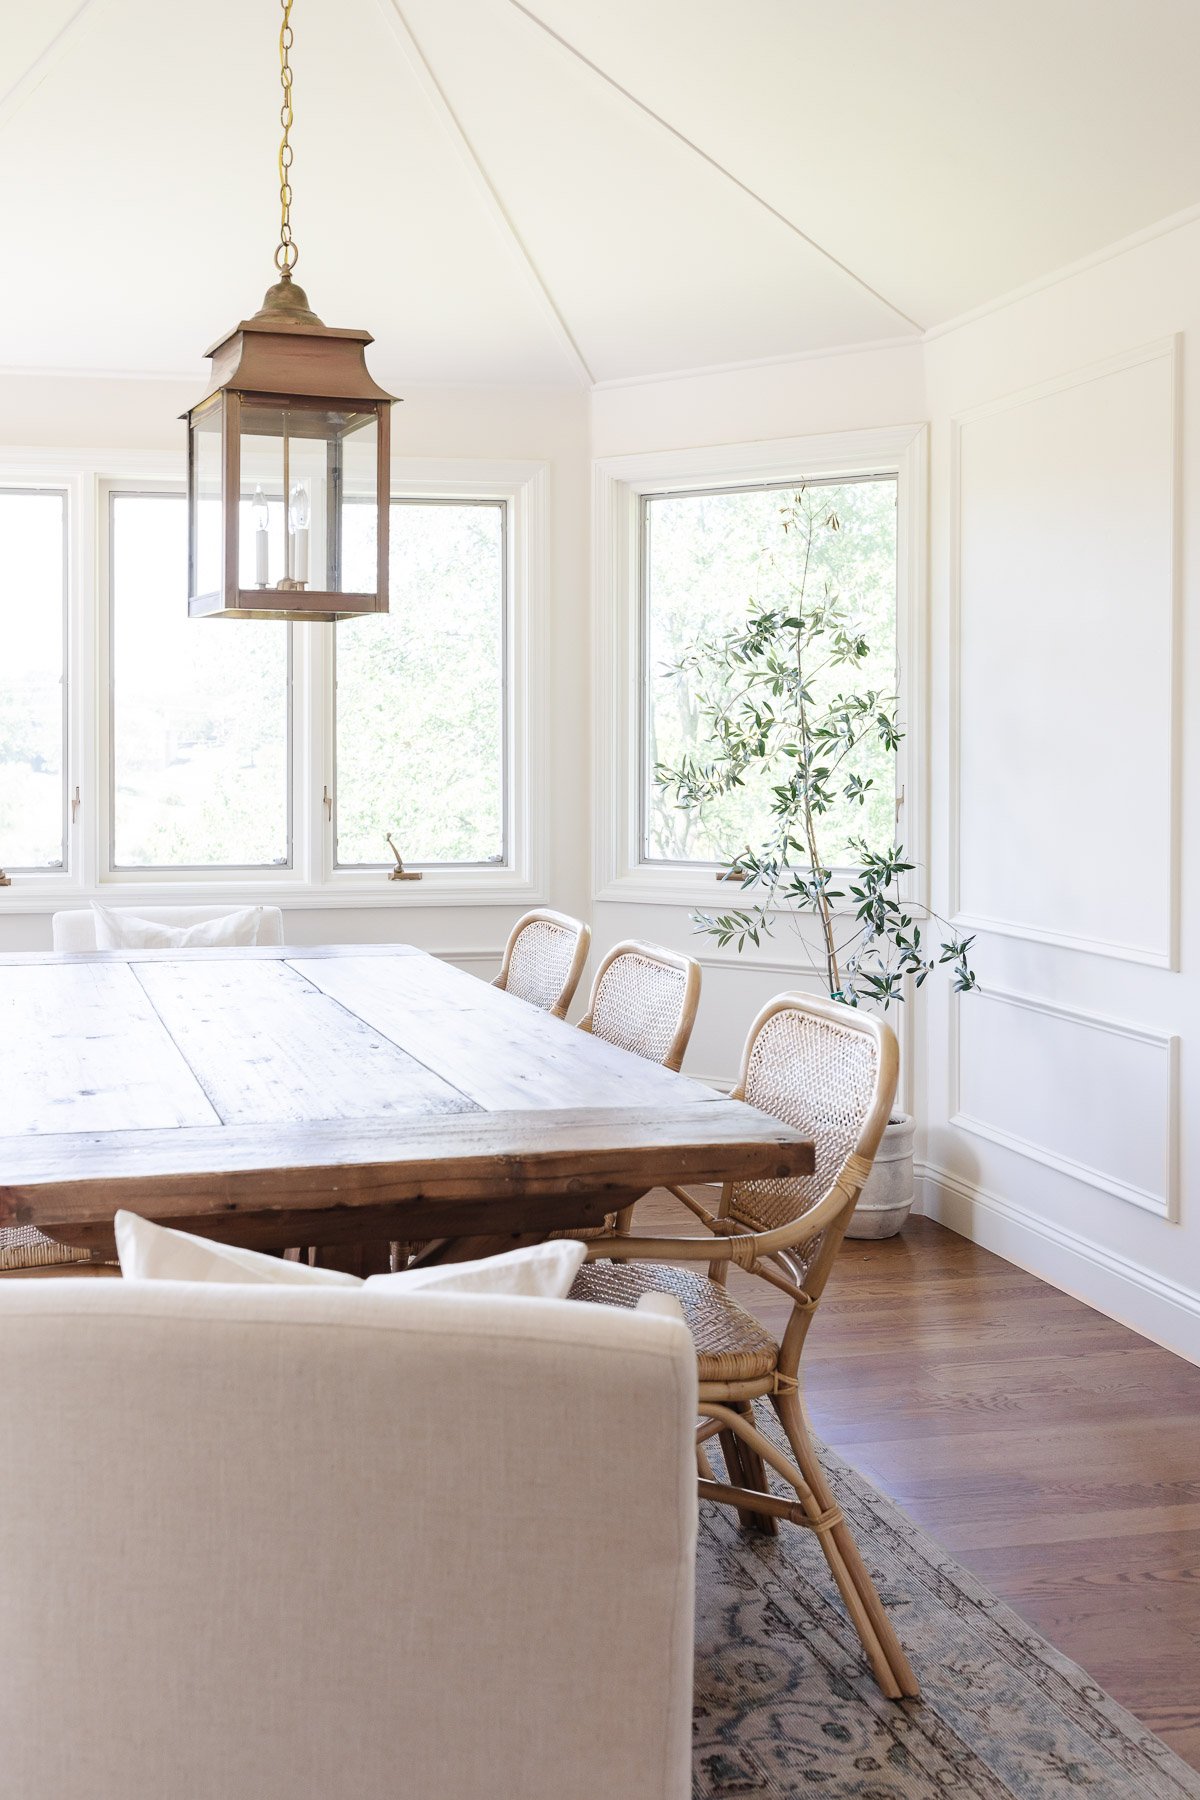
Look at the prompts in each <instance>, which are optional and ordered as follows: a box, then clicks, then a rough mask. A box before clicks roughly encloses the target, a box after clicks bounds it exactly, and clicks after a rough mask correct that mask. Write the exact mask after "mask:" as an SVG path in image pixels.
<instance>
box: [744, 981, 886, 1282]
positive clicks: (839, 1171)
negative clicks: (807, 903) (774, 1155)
mask: <svg viewBox="0 0 1200 1800" xmlns="http://www.w3.org/2000/svg"><path fill="white" fill-rule="evenodd" d="M897 1064H898V1053H897V1048H896V1040H895V1037H894V1036H893V1034H892V1032H891V1031H890V1030H889V1028H888V1027H887V1026H886V1025H884V1024H883V1023H882V1022H881V1021H880V1020H878V1019H876V1018H874V1017H872V1016H871V1015H870V1014H868V1013H864V1012H860V1011H858V1010H857V1009H856V1008H854V1007H849V1006H844V1005H842V1004H840V1003H838V1002H836V1001H831V1000H822V999H817V998H815V997H813V996H812V995H808V994H783V995H781V996H780V997H779V998H778V999H776V1000H773V1001H771V1003H770V1005H769V1006H767V1007H765V1008H764V1009H763V1011H762V1012H761V1013H760V1014H759V1016H758V1018H757V1019H756V1020H755V1022H754V1024H753V1026H752V1027H751V1031H750V1036H749V1039H748V1040H747V1044H746V1050H745V1055H744V1057H743V1062H742V1075H741V1080H740V1082H739V1083H738V1086H737V1088H735V1090H734V1092H735V1095H736V1096H737V1098H738V1099H742V1100H745V1101H747V1102H748V1104H749V1105H751V1106H756V1107H758V1109H759V1110H760V1111H761V1112H765V1113H770V1114H771V1116H772V1118H776V1119H780V1120H782V1121H783V1123H784V1124H785V1125H791V1126H792V1127H793V1128H794V1129H796V1130H798V1131H802V1132H803V1133H804V1134H805V1136H806V1137H811V1138H812V1139H813V1142H814V1144H815V1147H816V1167H815V1169H814V1171H813V1173H812V1174H811V1175H802V1176H796V1177H789V1178H786V1179H782V1180H777V1181H774V1180H772V1181H746V1182H736V1183H734V1184H732V1185H731V1186H730V1187H729V1188H727V1189H726V1191H725V1194H724V1195H723V1197H722V1206H721V1210H722V1213H723V1214H724V1215H725V1216H726V1217H728V1218H730V1219H732V1220H734V1221H736V1223H737V1224H738V1225H740V1226H742V1227H743V1228H744V1229H745V1230H748V1231H754V1232H762V1231H777V1230H779V1229H781V1228H782V1227H786V1226H789V1225H792V1224H794V1223H797V1222H799V1221H800V1220H802V1219H803V1218H804V1216H805V1215H806V1214H807V1213H809V1212H811V1211H812V1209H813V1208H814V1207H815V1206H816V1205H817V1204H818V1202H819V1201H821V1200H823V1199H824V1198H825V1197H826V1195H828V1194H829V1193H830V1192H831V1191H832V1190H833V1189H834V1188H835V1186H840V1187H841V1189H842V1190H843V1192H844V1193H845V1194H846V1196H847V1207H846V1214H847V1217H848V1216H849V1210H850V1204H851V1203H852V1201H853V1200H854V1199H856V1198H857V1195H858V1191H859V1188H860V1187H861V1185H862V1182H863V1180H864V1179H865V1176H866V1173H867V1172H868V1171H869V1168H870V1163H871V1159H872V1157H873V1156H874V1154H875V1151H876V1149H877V1147H878V1144H879V1140H880V1138H881V1137H882V1135H883V1128H884V1126H885V1125H886V1124H887V1120H888V1115H889V1113H890V1111H891V1107H892V1102H893V1099H894V1097H895V1090H896V1072H897ZM839 1235H840V1233H839ZM835 1247H836V1246H835ZM816 1250H817V1243H816V1241H813V1242H810V1243H807V1244H805V1243H804V1242H803V1241H802V1240H801V1241H800V1242H799V1243H798V1244H797V1248H796V1250H795V1251H794V1252H793V1253H792V1254H793V1256H794V1258H795V1260H796V1262H797V1263H798V1264H799V1265H800V1266H802V1267H804V1268H809V1267H811V1265H812V1264H813V1262H814V1260H815V1257H816ZM809 1285H810V1291H811V1284H809Z"/></svg>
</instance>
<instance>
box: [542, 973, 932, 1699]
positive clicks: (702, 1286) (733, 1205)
mask: <svg viewBox="0 0 1200 1800" xmlns="http://www.w3.org/2000/svg"><path fill="white" fill-rule="evenodd" d="M660 1035H661V1030H660ZM897 1065H898V1050H897V1046H896V1040H895V1037H894V1036H893V1035H892V1033H891V1032H890V1031H889V1030H888V1028H887V1026H886V1025H884V1024H883V1023H882V1022H881V1021H880V1020H878V1019H875V1018H872V1017H871V1016H870V1015H868V1014H866V1013H864V1012H860V1011H858V1010H857V1009H855V1008H851V1007H848V1006H845V1005H842V1004H841V1003H840V1002H835V1001H832V1000H818V999H815V998H813V996H811V995H809V994H782V995H781V996H780V997H779V998H778V999H777V1000H772V1001H771V1003H770V1005H769V1006H766V1007H764V1008H763V1010H762V1012H761V1013H760V1014H759V1015H758V1018H757V1019H756V1020H755V1021H754V1024H753V1026H752V1027H751V1031H750V1036H749V1039H748V1040H747V1043H746V1049H745V1053H744V1055H743V1057H742V1073H741V1079H740V1081H739V1082H738V1085H737V1087H736V1088H735V1089H734V1091H733V1097H734V1098H735V1099H737V1100H745V1101H748V1102H749V1104H750V1105H751V1106H757V1107H758V1108H760V1110H761V1111H763V1112H766V1113H770V1114H771V1115H772V1116H773V1117H774V1118H777V1119H780V1120H782V1121H783V1123H785V1124H787V1125H790V1126H792V1127H793V1128H794V1129H796V1130H798V1131H802V1132H803V1133H804V1135H805V1136H806V1137H809V1138H811V1139H812V1142H813V1149H814V1159H813V1161H814V1168H813V1173H812V1174H811V1175H803V1176H788V1177H786V1178H780V1179H777V1180H767V1181H749V1182H732V1183H730V1184H729V1185H727V1186H726V1187H725V1188H724V1189H723V1190H722V1193H721V1201H720V1206H719V1208H718V1210H717V1211H716V1212H711V1211H710V1210H709V1208H708V1207H707V1205H705V1203H704V1202H703V1201H701V1200H700V1199H698V1198H696V1197H695V1196H694V1195H692V1194H689V1193H688V1192H687V1191H686V1190H685V1189H684V1188H682V1187H673V1188H672V1189H671V1192H672V1193H673V1194H674V1195H675V1196H676V1197H677V1198H678V1199H679V1200H681V1201H683V1202H684V1204H685V1205H686V1206H687V1207H688V1208H689V1209H690V1210H691V1211H692V1212H693V1213H695V1214H696V1216H697V1218H699V1219H700V1221H701V1223H702V1224H703V1225H704V1226H705V1227H706V1232H707V1234H708V1235H705V1236H703V1237H697V1236H694V1235H693V1236H689V1237H659V1238H643V1237H633V1236H630V1235H629V1234H628V1232H627V1231H626V1230H618V1231H617V1232H615V1233H614V1234H613V1235H612V1236H610V1237H608V1238H606V1239H605V1240H604V1241H603V1242H600V1243H594V1242H591V1243H589V1244H588V1251H587V1256H588V1260H587V1262H586V1263H585V1264H584V1267H583V1269H582V1270H581V1271H580V1274H579V1278H578V1280H577V1281H576V1283H575V1286H574V1288H573V1289H572V1297H573V1298H575V1299H577V1300H586V1301H592V1302H595V1303H599V1304H600V1305H603V1306H636V1304H637V1302H638V1300H639V1299H640V1298H641V1296H642V1295H643V1294H647V1293H660V1294H667V1295H671V1296H673V1297H674V1298H675V1300H677V1301H678V1303H679V1306H680V1308H681V1309H682V1312H683V1317H684V1319H685V1320H686V1322H687V1325H688V1327H689V1329H690V1331H691V1334H692V1339H693V1342H694V1343H695V1346H696V1356H697V1365H698V1366H697V1373H698V1376H699V1387H698V1394H697V1400H698V1411H699V1413H700V1420H701V1422H700V1425H699V1426H698V1428H697V1432H696V1462H697V1466H698V1469H699V1474H700V1494H701V1496H702V1498H704V1499H708V1500H716V1501H719V1502H720V1503H721V1504H722V1505H724V1506H732V1507H734V1508H736V1510H737V1513H738V1517H739V1518H740V1519H741V1521H742V1523H743V1524H744V1525H748V1526H754V1527H756V1528H757V1529H759V1530H764V1531H776V1530H778V1528H779V1522H780V1520H781V1519H782V1520H788V1521H789V1522H790V1523H792V1524H795V1525H803V1526H806V1527H807V1528H808V1529H809V1530H810V1531H813V1532H815V1533H816V1534H817V1538H818V1541H819V1542H820V1545H821V1548H822V1549H823V1550H824V1552H825V1556H826V1558H827V1560H828V1562H829V1567H830V1569H831V1571H832V1573H833V1577H834V1580H835V1581H836V1582H837V1585H838V1591H839V1592H840V1594H841V1596H842V1599H843V1601H844V1602H845V1605H846V1610H847V1612H848V1613H849V1615H850V1617H851V1619H852V1620H853V1622H854V1626H855V1629H856V1630H857V1632H858V1635H859V1637H860V1638H861V1639H862V1644H863V1648H864V1650H865V1651H866V1653H867V1656H868V1658H869V1659H870V1663H871V1667H872V1668H873V1669H874V1671H875V1676H876V1679H877V1681H878V1682H879V1685H880V1687H881V1688H882V1689H883V1692H884V1693H885V1694H887V1695H889V1696H890V1697H891V1698H893V1699H899V1698H900V1697H901V1696H902V1695H915V1694H917V1693H918V1692H919V1689H918V1686H917V1681H916V1677H915V1676H914V1674H913V1672H912V1669H911V1667H910V1666H909V1662H908V1658H907V1657H906V1656H905V1654H904V1648H903V1646H902V1644H901V1643H900V1640H899V1638H898V1637H897V1636H896V1632H895V1628H894V1627H893V1625H892V1623H891V1621H890V1620H889V1618H888V1616H887V1613H886V1612H885V1611H884V1608H883V1604H882V1602H881V1601H880V1598H879V1595H878V1594H877V1593H876V1591H875V1586H874V1583H873V1582H872V1580H871V1577H870V1574H869V1573H868V1571H867V1569H866V1567H865V1565H864V1563H863V1560H862V1557H861V1556H860V1555H859V1553H858V1546H857V1545H856V1544H855V1542H854V1537H853V1534H852V1533H851V1530H850V1527H849V1525H848V1524H847V1522H846V1519H845V1517H844V1515H843V1513H842V1510H841V1508H840V1507H839V1506H838V1503H837V1499H836V1496H835V1495H834V1492H833V1489H832V1488H831V1487H830V1485H829V1480H828V1478H827V1476H826V1474H825V1472H824V1470H823V1469H822V1467H821V1464H820V1462H819V1460H818V1458H817V1453H816V1450H815V1448H814V1446H813V1442H812V1437H811V1435H810V1433H809V1429H808V1422H807V1419H806V1418H805V1415H804V1406H803V1401H802V1398H801V1390H800V1354H801V1351H802V1350H803V1348H804V1344H805V1340H806V1339H807V1336H808V1331H809V1327H810V1326H811V1324H812V1321H813V1316H814V1314H815V1312H816V1309H817V1303H818V1301H819V1300H820V1298H821V1294H822V1291H823V1289H824V1286H825V1283H826V1281H827V1280H828V1277H829V1272H830V1269H831V1268H832V1266H833V1259H834V1257H835V1256H836V1254H837V1251H838V1248H839V1246H840V1244H841V1241H842V1238H843V1237H844V1235H845V1231H846V1225H847V1223H848V1221H849V1218H850V1215H851V1213H852V1212H853V1211H854V1205H855V1202H856V1201H857V1199H858V1196H859V1193H860V1191H861V1189H862V1185H863V1182H864V1181H865V1180H866V1178H867V1176H868V1175H869V1174H870V1172H871V1161H872V1158H873V1157H874V1155H875V1151H876V1149H877V1148H878V1145H879V1140H880V1138H881V1137H882V1135H883V1128H884V1126H885V1125H886V1123H887V1120H888V1116H889V1113H890V1110H891V1105H892V1101H893V1099H894V1097H895V1092H896V1071H897ZM581 1235H582V1234H581ZM681 1263H682V1264H683V1265H684V1267H683V1268H678V1267H675V1266H673V1265H676V1264H681ZM694 1264H702V1265H707V1267H706V1268H705V1269H704V1270H703V1272H701V1271H700V1270H696V1272H694V1273H693V1272H692V1269H691V1267H689V1266H688V1265H694ZM731 1264H733V1265H734V1266H736V1267H738V1268H740V1269H744V1270H745V1271H746V1272H747V1273H748V1274H750V1275H754V1276H756V1277H757V1278H759V1279H760V1280H762V1281H764V1282H768V1283H770V1285H771V1287H772V1289H773V1290H774V1291H776V1292H780V1291H782V1292H783V1293H785V1294H787V1295H788V1296H789V1297H790V1298H791V1301H792V1312H791V1316H790V1318H789V1320H788V1322H787V1325H786V1327H785V1328H784V1331H783V1334H782V1336H781V1337H780V1339H779V1342H778V1344H776V1342H775V1340H774V1339H773V1338H771V1337H770V1336H769V1335H768V1333H767V1332H766V1330H765V1329H764V1328H763V1327H762V1326H761V1325H760V1324H759V1323H758V1321H757V1320H756V1319H754V1318H752V1317H751V1315H750V1314H749V1313H748V1312H747V1311H746V1310H745V1308H744V1307H742V1306H740V1305H739V1304H738V1302H737V1301H736V1300H734V1299H733V1297H732V1296H731V1295H730V1293H729V1292H728V1289H727V1288H726V1286H725V1279H724V1278H725V1276H726V1274H727V1273H728V1270H729V1267H730V1265H731ZM768 1397H769V1399H770V1403H771V1405H772V1406H773V1407H774V1409H775V1412H776V1414H777V1415H778V1418H779V1422H780V1424H781V1425H782V1426H783V1429H784V1432H785V1434H786V1436H787V1440H788V1446H789V1448H790V1451H791V1456H790V1457H788V1456H786V1455H785V1454H784V1453H783V1452H782V1451H781V1450H780V1448H779V1446H778V1444H777V1443H776V1442H774V1441H773V1440H772V1439H771V1438H769V1437H767V1436H766V1435H765V1433H764V1432H762V1431H761V1430H760V1429H759V1427H758V1425H757V1423H756V1420H755V1412H754V1403H755V1401H756V1400H757V1401H763V1400H764V1399H767V1398H768ZM718 1444H719V1446H720V1452H721V1459H722V1462H723V1463H724V1467H723V1469H722V1468H720V1466H719V1465H714V1463H713V1462H712V1461H711V1460H710V1450H711V1449H713V1448H715V1447H716V1446H717V1445H718ZM768 1468H770V1469H772V1470H774V1472H775V1473H776V1474H777V1475H779V1476H781V1477H782V1478H783V1480H784V1481H785V1482H787V1483H788V1484H789V1486H790V1488H791V1490H792V1492H793V1494H794V1495H795V1499H794V1500H792V1499H783V1498H781V1497H780V1495H779V1493H778V1492H777V1491H776V1490H775V1489H773V1488H771V1487H770V1486H769V1485H768V1481H767V1470H768Z"/></svg>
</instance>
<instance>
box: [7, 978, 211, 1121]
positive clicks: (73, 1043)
mask: <svg viewBox="0 0 1200 1800" xmlns="http://www.w3.org/2000/svg"><path fill="white" fill-rule="evenodd" d="M216 1121H217V1114H216V1112H215V1111H214V1109H213V1107H212V1106H211V1105H210V1103H209V1101H208V1098H207V1097H206V1095H205V1092H204V1089H203V1088H202V1086H201V1085H200V1083H199V1082H198V1081H197V1080H196V1077H195V1076H194V1075H193V1073H192V1071H191V1070H190V1069H189V1067H188V1065H187V1063H186V1062H185V1061H184V1059H183V1057H182V1056H181V1055H180V1053H179V1051H178V1050H177V1049H176V1047H175V1045H174V1044H173V1043H172V1042H171V1038H170V1035H169V1034H168V1032H167V1030H166V1028H165V1026H164V1025H163V1023H162V1021H161V1020H160V1019H159V1018H158V1016H157V1015H156V1013H155V1011H154V1008H153V1007H152V1006H151V1004H150V1002H149V1000H148V999H147V998H146V996H145V994H144V993H143V991H142V989H141V988H140V987H139V986H138V983H137V979H136V977H135V975H134V973H133V971H132V970H131V969H129V968H128V967H127V966H126V965H125V963H124V962H121V961H117V962H111V963H95V962H76V963H73V964H67V963H60V964H54V965H51V966H49V967H47V966H45V965H42V966H29V965H28V964H19V963H18V964H11V963H9V964H5V965H0V1136H9V1135H10V1134H11V1135H14V1136H15V1135H17V1134H19V1133H23V1132H24V1133H29V1134H30V1135H31V1136H34V1135H39V1134H42V1133H60V1132H72V1131H123V1130H127V1129H132V1128H134V1127H137V1126H142V1125H145V1126H172V1125H212V1124H215V1123H216Z"/></svg>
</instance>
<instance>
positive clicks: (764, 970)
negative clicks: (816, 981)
mask: <svg viewBox="0 0 1200 1800" xmlns="http://www.w3.org/2000/svg"><path fill="white" fill-rule="evenodd" d="M696 961H697V962H698V963H699V964H700V967H701V968H702V969H716V970H719V971H721V972H725V971H729V970H731V971H732V972H733V973H734V974H737V975H760V974H761V975H795V976H797V977H802V978H804V979H808V978H809V977H811V976H814V975H819V976H821V977H822V978H823V977H824V974H825V965H824V964H823V963H819V962H811V961H803V962H789V961H787V960H786V959H785V958H783V957H775V956H769V957H759V956H755V957H753V958H749V957H732V956H697V957H696Z"/></svg>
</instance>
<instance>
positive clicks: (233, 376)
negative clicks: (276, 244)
mask: <svg viewBox="0 0 1200 1800" xmlns="http://www.w3.org/2000/svg"><path fill="white" fill-rule="evenodd" d="M374 341H375V340H374V338H373V337H372V336H371V333H370V332H369V331H359V330H347V329H343V328H339V327H338V326H334V325H326V324H324V323H322V321H321V320H320V319H319V318H318V317H317V315H316V313H315V312H314V311H313V310H312V308H311V306H310V305H309V303H308V295H307V294H306V293H305V292H304V289H303V288H302V287H298V286H297V285H296V283H295V282H294V281H293V280H292V279H291V276H290V275H288V274H285V275H284V276H283V277H282V279H281V280H279V281H277V282H275V283H274V284H273V286H271V287H269V288H268V289H267V291H266V293H265V295H264V296H263V303H262V305H261V306H260V307H259V309H258V311H257V312H256V313H255V314H253V316H252V317H251V318H249V319H242V320H241V321H240V322H239V323H238V324H237V325H235V326H234V328H233V330H232V331H227V332H226V333H225V335H224V336H223V337H220V338H218V339H217V341H216V343H215V344H212V345H210V347H209V348H208V350H206V351H205V355H206V356H209V357H211V358H212V364H213V371H212V372H213V382H214V391H215V389H217V388H240V389H243V390H253V391H255V392H257V393H264V394H279V395H281V396H283V395H288V394H296V395H298V396H309V395H319V396H322V397H324V398H330V399H334V398H340V399H346V400H394V399H395V397H396V396H395V395H394V394H389V393H388V391H387V389H386V388H381V387H380V386H379V384H378V382H377V381H375V380H374V378H373V377H372V375H371V373H370V371H369V370H368V368H367V365H366V361H365V354H364V353H365V351H366V347H367V345H368V344H373V343H374Z"/></svg>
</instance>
